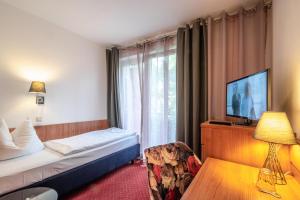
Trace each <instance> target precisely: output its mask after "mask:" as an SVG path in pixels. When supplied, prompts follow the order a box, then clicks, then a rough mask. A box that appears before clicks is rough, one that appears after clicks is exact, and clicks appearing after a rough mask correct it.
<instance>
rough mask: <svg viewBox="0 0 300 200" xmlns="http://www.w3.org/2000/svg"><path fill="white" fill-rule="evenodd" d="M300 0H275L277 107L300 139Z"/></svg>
mask: <svg viewBox="0 0 300 200" xmlns="http://www.w3.org/2000/svg"><path fill="white" fill-rule="evenodd" d="M299 9H300V1H299V0H284V1H283V0H273V19H274V20H273V34H274V35H273V36H274V38H273V48H274V52H273V65H274V67H273V108H274V109H275V110H277V111H286V112H287V113H288V115H289V118H290V120H291V123H292V126H293V128H294V131H295V132H296V133H297V134H298V138H300V10H299Z"/></svg>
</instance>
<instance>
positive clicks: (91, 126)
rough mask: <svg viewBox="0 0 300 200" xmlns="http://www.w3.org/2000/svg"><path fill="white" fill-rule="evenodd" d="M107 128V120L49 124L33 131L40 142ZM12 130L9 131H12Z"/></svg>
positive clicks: (37, 127)
mask: <svg viewBox="0 0 300 200" xmlns="http://www.w3.org/2000/svg"><path fill="white" fill-rule="evenodd" d="M108 127H109V122H108V120H95V121H85V122H75V123H65V124H51V125H44V126H35V127H34V128H35V130H36V132H37V134H38V136H39V137H40V139H41V140H42V141H47V140H53V139H60V138H65V137H70V136H74V135H78V134H81V133H85V132H89V131H96V130H101V129H105V128H108ZM13 130H14V129H10V131H13Z"/></svg>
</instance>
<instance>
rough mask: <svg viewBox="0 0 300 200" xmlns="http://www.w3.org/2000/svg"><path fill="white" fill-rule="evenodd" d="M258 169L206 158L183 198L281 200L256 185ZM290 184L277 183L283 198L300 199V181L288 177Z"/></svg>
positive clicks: (183, 199) (288, 199) (204, 199)
mask: <svg viewBox="0 0 300 200" xmlns="http://www.w3.org/2000/svg"><path fill="white" fill-rule="evenodd" d="M258 171H259V170H258V168H255V167H250V166H247V165H242V164H237V163H233V162H229V161H223V160H218V159H213V158H207V159H206V161H205V162H204V164H203V166H202V167H201V169H200V171H199V172H198V174H197V175H196V177H195V178H194V180H193V181H192V183H191V185H190V186H189V188H188V189H187V191H186V192H185V193H184V195H183V197H182V200H194V199H197V200H213V199H217V200H250V199H255V200H264V199H268V200H280V199H278V198H275V197H273V196H271V195H268V194H265V193H262V192H259V191H258V190H257V188H256V186H255V185H256V180H257V176H258ZM286 179H287V182H288V184H287V185H276V190H277V193H279V194H280V195H281V199H282V200H300V183H298V182H297V181H296V179H294V178H293V176H290V175H288V176H286Z"/></svg>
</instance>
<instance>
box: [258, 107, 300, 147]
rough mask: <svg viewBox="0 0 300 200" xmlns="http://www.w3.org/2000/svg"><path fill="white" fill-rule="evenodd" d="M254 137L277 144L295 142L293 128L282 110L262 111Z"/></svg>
mask: <svg viewBox="0 0 300 200" xmlns="http://www.w3.org/2000/svg"><path fill="white" fill-rule="evenodd" d="M254 138H255V139H258V140H263V141H265V142H271V143H277V144H296V139H295V135H294V132H293V129H292V127H291V124H290V122H289V120H288V118H287V115H286V113H284V112H264V113H263V115H262V117H261V118H260V120H259V122H258V124H257V127H256V129H255V133H254Z"/></svg>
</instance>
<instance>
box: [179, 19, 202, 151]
mask: <svg viewBox="0 0 300 200" xmlns="http://www.w3.org/2000/svg"><path fill="white" fill-rule="evenodd" d="M203 24H205V22H204V20H198V21H197V22H194V23H193V24H192V27H190V26H189V25H186V27H185V28H179V29H178V31H177V63H176V65H177V66H176V68H177V126H176V133H177V134H176V135H177V140H178V141H182V142H185V143H186V144H187V145H189V146H190V147H191V148H192V149H193V151H194V152H195V153H196V154H197V155H198V156H200V148H201V147H200V144H201V141H200V139H201V137H200V124H201V123H202V122H204V121H205V120H207V58H206V57H207V56H206V52H207V51H206V46H207V41H206V35H207V30H206V26H205V25H203Z"/></svg>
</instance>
